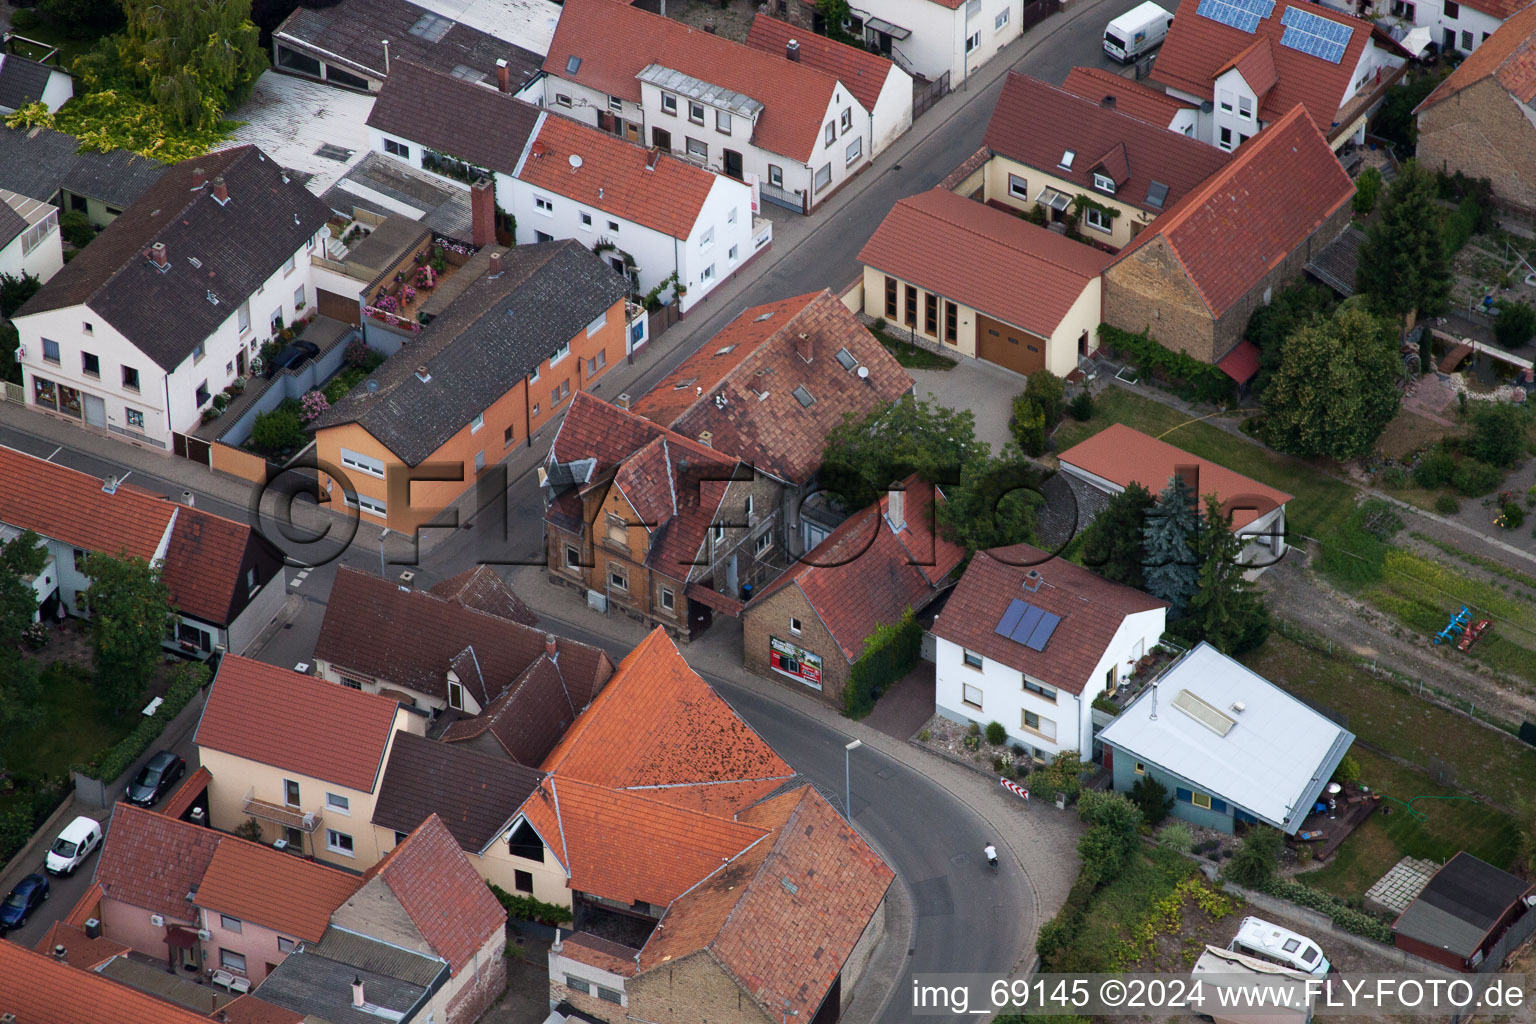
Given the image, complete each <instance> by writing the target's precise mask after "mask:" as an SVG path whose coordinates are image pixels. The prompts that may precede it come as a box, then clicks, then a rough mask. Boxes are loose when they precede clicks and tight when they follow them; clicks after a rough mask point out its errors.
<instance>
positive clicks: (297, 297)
mask: <svg viewBox="0 0 1536 1024" xmlns="http://www.w3.org/2000/svg"><path fill="white" fill-rule="evenodd" d="M303 307H304V286H303V285H299V286H298V287H297V288H295V289H294V290H293V308H294V309H302V308H303Z"/></svg>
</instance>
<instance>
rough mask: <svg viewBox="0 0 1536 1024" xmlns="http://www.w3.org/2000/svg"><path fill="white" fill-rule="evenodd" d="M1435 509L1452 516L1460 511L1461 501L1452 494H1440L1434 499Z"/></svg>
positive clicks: (1444, 514)
mask: <svg viewBox="0 0 1536 1024" xmlns="http://www.w3.org/2000/svg"><path fill="white" fill-rule="evenodd" d="M1435 511H1436V512H1438V513H1440V514H1441V515H1443V516H1453V515H1455V514H1456V513H1457V512H1460V511H1461V502H1459V501H1457V500H1456V496H1455V495H1453V494H1442V495H1440V497H1438V498H1436V499H1435Z"/></svg>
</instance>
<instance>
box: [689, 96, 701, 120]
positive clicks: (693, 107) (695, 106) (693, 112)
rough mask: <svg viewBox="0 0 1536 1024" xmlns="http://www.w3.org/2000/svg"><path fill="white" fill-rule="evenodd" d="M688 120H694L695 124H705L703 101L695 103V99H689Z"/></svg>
mask: <svg viewBox="0 0 1536 1024" xmlns="http://www.w3.org/2000/svg"><path fill="white" fill-rule="evenodd" d="M688 120H690V121H692V122H693V123H694V124H703V123H704V104H702V103H695V102H694V101H693V100H689V101H688Z"/></svg>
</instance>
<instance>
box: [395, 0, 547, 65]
mask: <svg viewBox="0 0 1536 1024" xmlns="http://www.w3.org/2000/svg"><path fill="white" fill-rule="evenodd" d="M411 3H413V4H415V5H416V6H417V7H422V8H425V9H426V10H429V11H432V12H433V13H434V14H441V15H442V16H443V17H445V18H452V19H453V20H454V21H457V22H459V23H460V24H463V25H468V26H469V27H470V28H474V29H479V30H480V31H481V32H484V33H485V34H486V35H490V36H495V37H496V38H497V39H500V40H503V41H505V42H508V43H516V44H517V45H518V46H521V47H522V48H523V49H525V50H532V51H533V52H535V53H537V54H539V55H540V56H546V55H548V53H549V44H550V43H551V42H552V41H553V40H554V38H555V22H557V21H559V20H560V5H559V4H557V3H554V2H553V0H411Z"/></svg>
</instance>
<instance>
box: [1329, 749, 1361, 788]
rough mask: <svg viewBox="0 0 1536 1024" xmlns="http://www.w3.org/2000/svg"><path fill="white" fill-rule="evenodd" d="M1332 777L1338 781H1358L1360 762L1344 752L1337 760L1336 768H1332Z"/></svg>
mask: <svg viewBox="0 0 1536 1024" xmlns="http://www.w3.org/2000/svg"><path fill="white" fill-rule="evenodd" d="M1333 777H1334V779H1335V780H1337V781H1338V782H1359V781H1360V762H1359V761H1356V760H1355V759H1354V758H1353V757H1351V756H1350V755H1348V754H1345V755H1344V757H1343V758H1342V759H1341V760H1340V761H1339V766H1338V768H1336V769H1334V772H1333Z"/></svg>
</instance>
